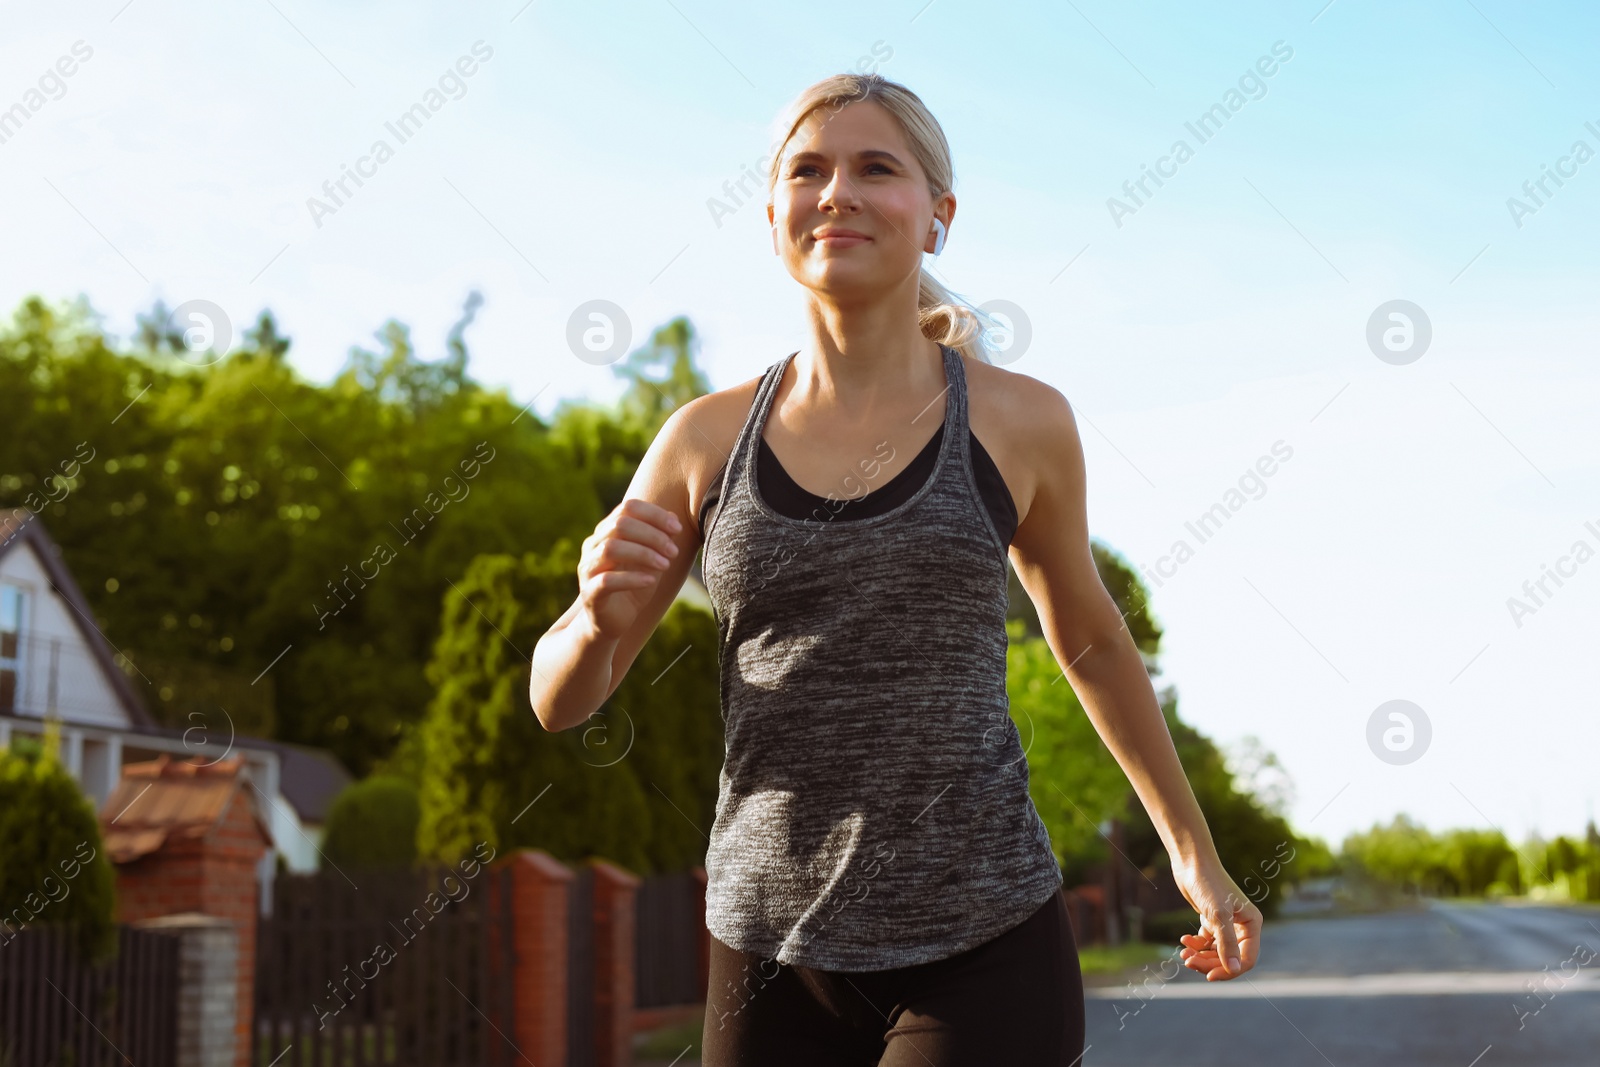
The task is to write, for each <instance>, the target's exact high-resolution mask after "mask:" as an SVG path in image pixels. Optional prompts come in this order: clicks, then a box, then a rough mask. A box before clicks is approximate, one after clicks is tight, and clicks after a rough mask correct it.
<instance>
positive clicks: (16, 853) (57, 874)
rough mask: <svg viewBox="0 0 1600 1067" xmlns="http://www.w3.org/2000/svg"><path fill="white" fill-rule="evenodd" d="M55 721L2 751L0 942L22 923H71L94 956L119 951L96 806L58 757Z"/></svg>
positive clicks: (113, 880) (108, 867) (111, 880)
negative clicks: (36, 736) (38, 736)
mask: <svg viewBox="0 0 1600 1067" xmlns="http://www.w3.org/2000/svg"><path fill="white" fill-rule="evenodd" d="M58 737H59V725H58V724H57V723H55V722H54V721H51V722H50V723H49V724H48V725H47V726H46V733H45V741H44V744H42V745H40V744H38V743H37V742H34V743H33V744H31V745H29V744H26V743H24V744H18V743H17V742H15V741H14V742H13V745H12V748H11V750H10V751H7V752H0V842H3V843H4V844H3V847H0V906H3V907H4V908H5V912H4V914H0V946H3V944H4V943H5V942H6V941H9V940H10V939H11V938H12V937H15V936H16V934H17V931H18V930H19V929H21V928H22V927H25V926H29V925H32V924H34V923H36V922H37V923H47V924H52V925H64V926H70V927H75V928H76V929H77V930H78V932H79V934H80V936H81V940H80V942H79V944H80V947H81V948H82V949H83V950H84V952H85V954H86V955H87V956H88V957H89V958H91V959H104V958H106V957H107V956H109V955H111V954H112V953H114V952H115V951H116V945H117V930H116V924H115V921H114V916H115V911H116V876H115V874H114V873H113V871H112V869H111V861H110V860H109V859H108V858H107V857H106V853H105V845H104V843H103V842H102V841H101V839H100V822H99V820H98V819H97V818H96V816H95V811H94V805H93V804H92V803H90V801H89V798H88V797H86V796H84V794H83V792H82V790H80V789H79V788H78V783H77V782H76V781H74V780H73V777H72V774H71V773H70V772H69V771H68V770H67V769H66V768H65V767H63V766H62V765H61V761H60V759H59V758H58V755H57V752H58V745H59V740H58Z"/></svg>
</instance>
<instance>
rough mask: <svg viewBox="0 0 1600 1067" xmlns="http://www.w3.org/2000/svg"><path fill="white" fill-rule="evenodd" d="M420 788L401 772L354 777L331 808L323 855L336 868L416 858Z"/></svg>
mask: <svg viewBox="0 0 1600 1067" xmlns="http://www.w3.org/2000/svg"><path fill="white" fill-rule="evenodd" d="M420 818H421V808H420V805H419V803H418V800H417V787H416V785H415V784H414V783H412V782H409V781H407V780H406V779H404V778H401V777H399V776H397V775H382V774H378V775H373V776H371V777H369V778H365V779H362V780H361V781H359V782H351V783H350V784H349V785H347V786H345V787H344V788H343V789H341V790H340V791H339V795H338V796H336V797H334V799H333V804H332V805H330V806H329V808H328V822H327V828H326V830H325V831H324V833H323V837H322V845H321V849H322V854H323V855H324V856H325V857H327V859H328V861H329V862H330V863H332V864H333V865H334V866H336V867H346V866H349V867H407V866H410V865H411V864H412V863H413V862H414V861H415V860H416V858H417V823H418V821H419V820H420Z"/></svg>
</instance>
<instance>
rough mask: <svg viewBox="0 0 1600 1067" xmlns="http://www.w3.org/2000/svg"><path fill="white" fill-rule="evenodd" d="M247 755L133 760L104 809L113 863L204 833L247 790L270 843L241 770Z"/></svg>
mask: <svg viewBox="0 0 1600 1067" xmlns="http://www.w3.org/2000/svg"><path fill="white" fill-rule="evenodd" d="M243 766H244V758H243V757H242V756H234V757H233V758H232V759H225V760H218V761H216V762H214V763H207V762H205V761H203V760H201V759H200V758H199V757H198V756H196V757H194V758H192V759H188V760H184V761H182V762H175V761H174V760H173V759H172V758H171V757H170V756H168V755H167V754H165V753H163V754H162V755H160V756H157V757H156V758H155V759H153V760H149V761H147V762H144V763H127V764H124V765H123V767H122V780H121V781H119V782H118V783H117V787H116V788H115V789H113V790H112V791H111V796H110V797H109V798H108V799H107V800H106V802H105V805H104V807H102V808H101V810H100V829H101V833H102V835H103V836H104V838H105V845H106V852H107V853H108V854H109V855H110V857H111V861H112V862H113V863H127V862H129V861H130V860H136V859H138V858H139V857H141V856H147V855H149V854H150V853H152V852H156V851H159V850H160V849H161V848H163V847H165V846H166V844H167V843H168V842H169V841H171V842H176V841H182V840H193V839H197V838H203V837H205V836H206V834H208V833H210V832H211V829H212V828H213V827H214V826H216V825H217V823H218V822H219V821H220V820H221V819H222V817H223V815H224V814H225V813H226V812H227V810H228V804H229V803H230V802H231V801H232V800H233V797H234V794H236V793H243V794H244V795H245V796H244V801H245V803H246V804H248V805H249V806H250V812H251V815H252V816H253V817H254V820H255V823H256V826H257V827H258V828H259V829H260V831H261V838H262V840H263V841H264V842H266V843H268V844H269V845H270V844H271V842H272V835H271V833H270V832H269V831H268V829H267V826H266V823H265V822H264V821H263V819H262V817H261V811H260V808H259V807H257V806H256V803H255V799H254V797H253V796H252V795H251V794H252V793H253V792H254V790H253V789H251V788H250V787H249V786H248V785H247V784H246V782H245V779H244V777H243V775H242V774H241V773H240V771H241V769H242V768H243Z"/></svg>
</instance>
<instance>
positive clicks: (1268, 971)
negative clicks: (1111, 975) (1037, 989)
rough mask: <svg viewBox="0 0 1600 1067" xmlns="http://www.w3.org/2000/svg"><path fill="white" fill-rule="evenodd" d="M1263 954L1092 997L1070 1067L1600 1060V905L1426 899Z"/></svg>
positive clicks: (1293, 927) (1280, 942)
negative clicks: (1232, 973)
mask: <svg viewBox="0 0 1600 1067" xmlns="http://www.w3.org/2000/svg"><path fill="white" fill-rule="evenodd" d="M1262 945H1263V952H1262V957H1261V959H1260V960H1259V961H1257V964H1256V966H1255V968H1254V969H1253V970H1252V971H1250V973H1248V974H1246V975H1244V976H1242V977H1240V978H1235V979H1232V980H1230V981H1226V982H1209V983H1208V982H1206V981H1205V979H1203V978H1201V977H1200V976H1198V975H1196V974H1194V973H1193V972H1191V971H1189V970H1187V969H1180V970H1178V972H1177V974H1176V976H1175V977H1167V976H1172V975H1173V974H1174V968H1173V967H1171V966H1167V967H1165V968H1162V967H1160V966H1156V965H1152V966H1151V967H1149V968H1148V969H1147V971H1146V972H1145V973H1144V975H1143V976H1142V977H1141V978H1140V979H1139V980H1138V981H1136V982H1134V983H1132V984H1127V983H1125V984H1123V985H1121V986H1119V987H1100V988H1092V989H1090V990H1088V992H1087V1000H1086V1007H1087V1012H1088V1046H1089V1047H1088V1049H1087V1051H1086V1052H1085V1055H1084V1058H1083V1064H1082V1067H1157V1065H1162V1067H1169V1065H1180V1064H1181V1065H1184V1067H1209V1065H1213V1064H1215V1065H1219V1067H1220V1065H1223V1064H1226V1065H1229V1067H1245V1065H1248V1067H1255V1065H1262V1067H1301V1065H1307V1067H1325V1065H1333V1067H1345V1065H1347V1064H1351V1065H1354V1064H1360V1065H1363V1067H1388V1065H1391V1064H1392V1065H1396V1067H1399V1065H1405V1067H1435V1065H1438V1067H1505V1065H1509V1064H1538V1065H1539V1067H1600V908H1595V907H1581V908H1580V907H1556V906H1539V905H1510V906H1506V905H1499V904H1458V903H1438V902H1429V903H1427V904H1426V905H1425V906H1422V907H1419V908H1417V909H1415V910H1406V911H1395V912H1385V913H1382V914H1377V915H1361V916H1347V917H1327V918H1297V919H1290V920H1283V921H1278V922H1269V923H1268V924H1267V927H1266V929H1265V931H1264V933H1263V937H1262ZM1534 990H1537V992H1534Z"/></svg>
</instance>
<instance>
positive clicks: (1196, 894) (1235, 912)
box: [1172, 857, 1262, 982]
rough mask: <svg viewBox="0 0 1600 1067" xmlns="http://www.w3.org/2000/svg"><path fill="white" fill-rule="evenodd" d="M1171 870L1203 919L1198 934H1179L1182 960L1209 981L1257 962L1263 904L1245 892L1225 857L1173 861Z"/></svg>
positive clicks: (1234, 974) (1233, 974)
mask: <svg viewBox="0 0 1600 1067" xmlns="http://www.w3.org/2000/svg"><path fill="white" fill-rule="evenodd" d="M1172 874H1173V877H1174V878H1175V879H1176V880H1177V883H1178V889H1179V891H1180V892H1182V893H1183V896H1184V899H1185V900H1187V901H1188V902H1189V906H1190V907H1191V908H1193V909H1194V910H1195V912H1196V913H1197V914H1199V916H1200V922H1201V929H1200V932H1199V933H1198V934H1184V935H1183V936H1182V937H1180V938H1179V940H1180V941H1181V942H1182V943H1183V951H1182V952H1181V953H1180V955H1181V956H1182V958H1183V965H1184V966H1185V967H1188V968H1189V969H1190V970H1192V971H1198V972H1200V973H1201V974H1203V975H1205V976H1206V981H1208V982H1220V981H1225V980H1227V979H1229V978H1237V977H1239V976H1240V975H1241V974H1244V973H1245V972H1246V971H1248V970H1249V969H1250V968H1252V967H1254V966H1255V965H1256V958H1257V957H1258V956H1259V955H1260V954H1261V923H1262V916H1261V909H1260V908H1257V907H1256V906H1255V904H1254V902H1252V901H1251V900H1250V898H1249V897H1247V896H1245V895H1244V893H1242V892H1240V890H1239V887H1238V886H1237V885H1235V884H1234V882H1233V879H1232V878H1230V877H1228V872H1227V871H1226V870H1224V869H1223V867H1222V861H1221V860H1218V859H1216V858H1214V857H1213V858H1211V859H1209V860H1203V861H1196V862H1193V863H1174V864H1173V865H1172ZM1230 964H1231V966H1230Z"/></svg>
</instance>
